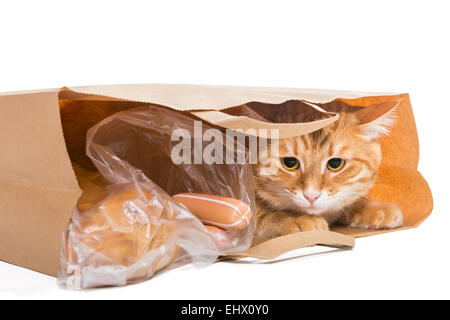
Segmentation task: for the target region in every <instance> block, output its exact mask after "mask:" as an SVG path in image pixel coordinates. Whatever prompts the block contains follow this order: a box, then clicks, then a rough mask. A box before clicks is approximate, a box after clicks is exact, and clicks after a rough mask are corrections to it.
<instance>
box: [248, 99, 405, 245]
mask: <svg viewBox="0 0 450 320" xmlns="http://www.w3.org/2000/svg"><path fill="white" fill-rule="evenodd" d="M363 109H364V108H359V109H358V108H350V107H347V108H345V107H344V106H341V107H340V109H339V110H331V111H335V112H338V113H339V116H340V118H339V120H338V121H337V122H335V123H334V124H333V125H331V126H329V127H326V128H324V129H321V130H318V131H315V132H313V133H311V134H307V135H304V136H300V137H294V138H288V139H280V140H279V144H280V149H279V155H278V156H273V157H272V156H271V155H269V156H268V157H267V164H259V165H255V166H254V181H255V188H256V198H257V206H258V212H257V218H258V220H257V221H258V222H257V230H256V233H257V234H258V235H260V236H265V237H275V236H280V235H284V234H288V233H293V232H298V231H309V230H328V228H329V225H331V224H335V223H336V224H344V225H347V226H350V227H356V228H369V229H385V228H395V227H398V226H400V225H401V224H402V220H403V218H402V212H401V210H400V209H399V208H398V207H397V206H396V205H395V204H392V203H380V202H377V201H375V200H370V199H366V198H364V196H367V195H368V192H369V190H370V188H371V187H372V186H373V185H374V183H375V182H376V177H377V173H378V169H379V167H380V163H381V148H380V144H379V143H378V141H377V138H378V137H379V136H381V135H384V134H388V133H389V129H390V127H391V126H392V125H393V123H394V119H395V109H394V110H391V111H390V112H388V113H387V114H385V115H384V116H382V117H381V118H379V119H377V120H375V121H374V122H371V123H368V124H361V120H360V114H361V113H362V112H364V111H363ZM323 117H325V115H324V114H318V113H317V112H308V111H306V112H301V113H298V112H296V113H295V114H294V113H292V114H289V112H287V113H283V114H280V115H279V116H278V119H277V121H279V122H293V121H295V122H304V121H312V120H318V119H320V118H323Z"/></svg>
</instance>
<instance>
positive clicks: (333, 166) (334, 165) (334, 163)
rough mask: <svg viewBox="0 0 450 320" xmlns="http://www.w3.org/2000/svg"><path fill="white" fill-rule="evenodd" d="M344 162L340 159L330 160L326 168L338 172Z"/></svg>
mask: <svg viewBox="0 0 450 320" xmlns="http://www.w3.org/2000/svg"><path fill="white" fill-rule="evenodd" d="M344 164H345V160H344V159H341V158H331V159H330V160H328V162H327V168H328V170H331V171H339V170H341V169H342V168H343V167H344Z"/></svg>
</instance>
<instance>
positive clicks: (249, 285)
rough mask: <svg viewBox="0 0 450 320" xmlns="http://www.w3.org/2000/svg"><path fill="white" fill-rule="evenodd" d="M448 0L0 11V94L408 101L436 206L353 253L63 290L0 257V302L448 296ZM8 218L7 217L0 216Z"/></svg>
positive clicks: (14, 5) (29, 4)
mask: <svg viewBox="0 0 450 320" xmlns="http://www.w3.org/2000/svg"><path fill="white" fill-rule="evenodd" d="M449 13H450V7H449V4H448V1H430V0H429V1H411V0H410V1H381V0H379V1H344V0H341V1H304V2H302V1H271V2H269V1H262V0H258V1H242V0H240V1H231V0H227V1H221V2H219V1H211V0H208V1H194V0H190V1H167V0H166V1H158V2H156V1H153V2H152V1H131V0H127V1H111V0H109V1H81V0H78V1H61V0H59V1H43V0H41V1H18V0H14V1H6V0H2V1H1V2H0V34H1V37H0V91H1V92H4V91H15V90H25V89H39V88H52V87H60V86H63V85H66V86H77V85H88V84H115V83H153V82H159V83H199V84H231V85H251V86H255V85H257V86H283V87H299V88H325V89H349V90H362V91H378V92H389V91H391V92H408V93H410V95H411V101H412V104H413V108H414V113H415V116H416V121H417V127H418V130H419V137H420V147H421V159H420V168H419V169H420V171H421V172H422V174H423V175H424V176H425V177H426V178H427V180H428V182H429V184H430V187H431V189H432V191H433V194H434V200H435V205H434V211H433V214H432V215H431V217H430V218H429V219H428V220H426V221H425V222H424V223H423V224H422V225H421V226H420V227H419V228H417V229H413V230H408V231H402V232H396V233H391V234H386V235H379V236H374V237H370V238H364V239H358V240H357V243H356V248H355V249H354V250H352V251H338V252H331V253H326V254H316V255H309V254H311V253H313V252H318V251H323V249H318V248H313V249H311V248H310V249H304V250H300V251H298V252H294V253H293V254H291V255H290V256H291V257H297V258H293V259H288V260H285V261H282V262H278V263H218V264H215V265H212V266H210V267H207V268H203V269H193V268H184V269H179V270H173V271H170V272H166V273H163V274H161V275H159V276H157V277H155V278H154V279H152V280H150V281H147V282H145V283H141V284H138V285H133V286H128V287H124V288H112V289H98V290H89V291H82V292H73V291H67V290H61V289H59V288H58V287H57V285H56V280H55V279H54V278H51V277H47V276H44V275H42V274H39V273H35V272H32V271H29V270H25V269H22V268H19V267H15V266H12V265H9V264H7V263H1V262H0V297H5V298H30V299H34V298H76V299H83V298H88V299H93V298H138V299H147V298H204V299H212V298H223V299H231V298H234V299H241V298H242V299H257V298H274V299H278V298H280V299H281V298H450V293H449V288H450V276H449V274H448V272H450V257H449V247H448V245H449V244H450V243H449V240H450V238H449V235H448V234H449V227H450V212H449V209H450V205H449V202H450V200H449V199H450V197H449V195H448V185H449V183H450V179H449V177H450V175H449V172H450V154H449V151H448V150H449V147H448V145H449V141H448V139H449V134H448V130H449V122H448V121H449V118H450V106H449V99H448V98H449V93H450V92H449V74H450V67H449V57H450V41H449V38H450V37H449V31H450V22H449V21H450V18H449ZM0 223H1V221H0Z"/></svg>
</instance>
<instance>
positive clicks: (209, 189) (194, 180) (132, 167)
mask: <svg viewBox="0 0 450 320" xmlns="http://www.w3.org/2000/svg"><path fill="white" fill-rule="evenodd" d="M202 126H203V130H208V129H210V127H209V126H208V125H206V124H205V123H203V124H202ZM176 129H184V130H185V131H186V132H189V133H190V134H191V138H192V139H191V141H190V143H191V144H192V145H194V144H195V143H196V141H195V139H198V137H196V136H195V134H194V130H195V129H194V119H193V118H192V117H190V116H188V115H185V114H183V113H181V112H176V111H173V110H169V109H165V108H160V107H156V106H148V107H140V108H136V109H131V110H127V111H122V112H119V113H116V114H114V115H112V116H110V117H108V118H106V119H104V120H103V121H101V122H100V123H99V124H97V125H96V126H94V127H93V128H91V129H90V130H89V132H88V135H87V147H86V150H87V155H88V156H89V157H90V158H91V160H92V161H93V163H94V165H95V167H96V168H97V169H98V171H99V172H100V174H101V175H102V176H103V178H104V179H106V180H107V181H108V183H109V185H108V187H107V189H106V195H105V196H104V197H103V198H102V199H101V200H100V201H98V202H97V203H95V204H94V205H93V206H92V207H91V208H89V209H87V210H85V211H80V210H78V209H76V210H75V211H74V213H73V215H72V219H71V222H70V224H69V226H68V227H67V229H66V231H65V233H64V237H63V241H64V242H63V249H62V254H61V268H60V273H59V276H58V278H59V283H60V284H61V285H63V286H67V287H69V288H87V287H97V286H111V285H125V284H127V283H131V282H136V281H141V280H145V279H148V278H150V277H152V276H153V274H154V273H155V272H157V271H159V270H161V269H162V268H165V267H167V266H169V265H170V266H171V267H173V266H178V265H181V264H185V263H189V262H194V263H196V264H201V265H205V264H208V263H212V262H213V261H214V260H215V259H216V258H217V257H218V256H219V255H225V254H232V253H236V252H240V251H242V250H245V249H246V248H248V247H249V246H250V244H251V240H252V237H253V233H254V229H255V220H254V219H251V220H250V221H248V224H246V225H245V227H243V228H239V229H234V230H225V229H220V228H217V227H214V228H213V227H211V226H208V228H206V227H205V226H204V225H203V224H202V223H201V221H200V220H199V219H198V218H197V217H195V215H194V214H193V213H192V212H190V211H189V210H188V209H187V207H186V206H184V205H182V204H180V203H178V202H177V201H175V200H174V198H172V197H171V196H173V195H175V194H179V193H197V194H206V195H214V196H222V197H228V198H233V199H237V200H240V201H243V202H244V203H246V204H247V205H248V206H249V208H250V209H251V210H252V211H253V212H254V209H255V200H254V190H253V184H252V177H251V174H252V173H251V167H250V165H249V164H248V161H247V160H248V153H247V152H245V161H244V162H243V163H238V164H205V163H201V164H185V163H182V164H175V163H174V162H173V161H172V158H171V151H172V147H173V146H174V144H176V143H177V141H172V137H173V132H174V130H176ZM201 139H202V138H201ZM197 142H198V141H197ZM222 147H223V149H224V151H225V152H226V151H227V150H228V151H230V150H229V149H230V146H227V145H226V144H225V143H223V145H222ZM201 150H202V151H203V150H204V147H202V149H201ZM237 150H241V149H239V148H237V146H236V148H235V146H233V150H231V151H232V152H237ZM197 151H198V150H197Z"/></svg>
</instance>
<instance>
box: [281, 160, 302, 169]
mask: <svg viewBox="0 0 450 320" xmlns="http://www.w3.org/2000/svg"><path fill="white" fill-rule="evenodd" d="M281 163H282V164H283V167H284V168H285V169H286V170H289V171H292V170H295V169H298V168H299V167H300V161H298V159H297V158H294V157H285V158H281Z"/></svg>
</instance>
